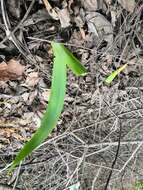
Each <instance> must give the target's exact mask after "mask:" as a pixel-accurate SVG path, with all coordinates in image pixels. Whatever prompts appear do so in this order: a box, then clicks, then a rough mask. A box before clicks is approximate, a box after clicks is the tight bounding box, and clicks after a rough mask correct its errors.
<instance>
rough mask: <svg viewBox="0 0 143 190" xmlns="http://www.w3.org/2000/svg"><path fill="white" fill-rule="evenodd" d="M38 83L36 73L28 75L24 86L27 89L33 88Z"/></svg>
mask: <svg viewBox="0 0 143 190" xmlns="http://www.w3.org/2000/svg"><path fill="white" fill-rule="evenodd" d="M38 82H39V76H38V72H32V73H30V74H29V75H28V76H27V78H26V82H25V83H26V85H27V86H29V87H34V86H35V85H37V84H38Z"/></svg>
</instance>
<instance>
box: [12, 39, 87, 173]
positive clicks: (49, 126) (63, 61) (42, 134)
mask: <svg viewBox="0 0 143 190" xmlns="http://www.w3.org/2000/svg"><path fill="white" fill-rule="evenodd" d="M52 48H53V52H54V56H55V58H54V66H53V74H52V86H51V94H50V98H49V103H48V107H47V109H46V112H45V114H44V117H43V119H42V121H41V126H40V128H39V129H38V130H37V132H36V133H35V134H34V135H33V137H32V138H31V139H30V140H29V141H28V142H27V143H26V144H25V145H24V147H23V148H22V149H21V150H20V152H19V153H18V154H17V156H16V158H15V160H14V161H13V163H12V167H11V168H10V170H12V169H14V167H15V166H16V165H18V164H19V163H20V162H21V161H22V160H23V159H24V158H25V157H26V156H27V155H29V154H30V153H31V152H32V151H33V150H34V149H36V148H37V147H38V146H39V145H40V144H41V143H42V142H43V141H44V140H45V139H46V138H47V137H48V135H49V134H50V133H51V132H52V130H53V129H54V127H55V126H56V124H57V121H58V119H59V117H60V114H61V111H62V109H63V105H64V97H65V93H66V74H67V68H66V65H68V67H69V68H71V69H72V71H73V72H74V73H75V74H76V75H85V74H86V70H85V68H84V67H83V66H82V65H81V64H80V62H79V61H78V60H77V59H76V58H75V57H74V56H73V55H72V54H71V53H70V51H69V50H67V49H66V48H65V47H64V45H63V44H59V43H55V42H52Z"/></svg>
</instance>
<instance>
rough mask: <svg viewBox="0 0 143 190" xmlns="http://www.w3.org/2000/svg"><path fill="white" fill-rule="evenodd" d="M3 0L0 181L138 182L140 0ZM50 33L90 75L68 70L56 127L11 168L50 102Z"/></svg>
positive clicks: (142, 171)
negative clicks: (120, 69) (11, 170)
mask: <svg viewBox="0 0 143 190" xmlns="http://www.w3.org/2000/svg"><path fill="white" fill-rule="evenodd" d="M0 3H1V8H0V190H2V189H4V190H7V189H20V190H67V189H69V190H107V189H108V190H134V189H133V186H134V184H135V183H136V181H138V180H143V1H142V0H138V1H134V0H49V1H47V0H43V1H42V0H19V1H17V0H7V1H6V0H0ZM52 40H55V41H58V42H63V43H65V45H66V46H67V47H68V48H69V49H70V50H71V51H72V52H73V54H74V55H75V56H76V57H77V58H78V59H79V60H80V61H81V63H82V64H83V65H84V66H85V67H86V69H87V71H88V74H87V76H84V77H79V78H78V77H75V76H74V75H73V73H71V72H70V71H69V72H68V85H67V93H66V98H65V104H64V110H63V112H62V115H61V117H60V120H59V122H58V125H57V127H56V128H55V130H54V131H53V133H52V134H51V135H50V137H49V138H48V139H47V140H46V141H45V142H44V143H43V144H42V145H41V146H40V147H39V148H38V149H37V150H36V151H34V152H33V154H32V155H30V156H29V157H28V158H27V159H26V160H25V161H24V162H23V163H21V165H20V166H19V167H18V168H16V170H15V171H14V173H13V174H12V175H9V174H8V173H7V170H6V167H7V166H8V164H9V163H11V161H12V160H13V158H14V157H15V155H16V153H17V152H18V150H19V149H20V148H21V147H22V146H23V144H24V142H26V141H27V140H28V139H29V138H30V137H31V135H32V133H34V132H35V131H36V129H37V128H38V126H39V124H40V119H41V118H42V115H43V113H44V110H45V108H46V105H47V103H48V97H49V94H50V86H51V71H52V66H53V62H52V60H53V54H52V50H51V46H50V41H52ZM126 63H127V67H126V69H125V70H124V71H123V72H122V73H120V74H119V76H118V77H116V79H115V80H113V82H112V83H111V84H110V85H107V84H106V83H105V82H104V81H105V79H106V77H107V76H108V75H109V74H110V73H111V72H112V71H114V70H116V69H117V68H118V67H120V66H122V65H124V64H126ZM72 185H75V186H72ZM76 185H77V186H79V187H76ZM135 190H136V189H135ZM139 190H141V189H139Z"/></svg>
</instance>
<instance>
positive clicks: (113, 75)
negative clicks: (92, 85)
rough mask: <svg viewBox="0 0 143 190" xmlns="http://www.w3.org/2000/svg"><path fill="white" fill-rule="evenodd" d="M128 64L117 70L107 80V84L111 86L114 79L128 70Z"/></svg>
mask: <svg viewBox="0 0 143 190" xmlns="http://www.w3.org/2000/svg"><path fill="white" fill-rule="evenodd" d="M126 66H127V64H125V65H123V66H122V67H120V68H119V69H117V70H116V71H113V72H112V73H111V74H110V75H109V76H108V77H107V78H106V80H105V82H106V83H108V84H110V83H111V82H112V81H113V80H114V78H115V77H116V76H117V75H118V74H119V73H120V72H121V71H123V70H124V69H125V68H126Z"/></svg>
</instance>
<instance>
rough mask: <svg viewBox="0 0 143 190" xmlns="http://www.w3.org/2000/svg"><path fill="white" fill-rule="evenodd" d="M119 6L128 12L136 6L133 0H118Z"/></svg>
mask: <svg viewBox="0 0 143 190" xmlns="http://www.w3.org/2000/svg"><path fill="white" fill-rule="evenodd" d="M118 2H119V3H120V4H121V6H122V7H123V8H124V9H126V10H127V11H129V12H131V13H132V12H133V11H134V9H135V6H136V3H135V0H118Z"/></svg>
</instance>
